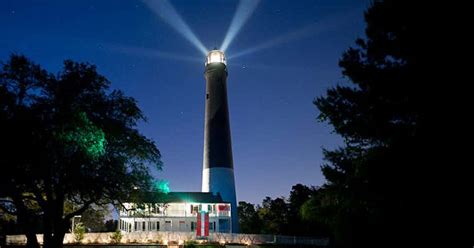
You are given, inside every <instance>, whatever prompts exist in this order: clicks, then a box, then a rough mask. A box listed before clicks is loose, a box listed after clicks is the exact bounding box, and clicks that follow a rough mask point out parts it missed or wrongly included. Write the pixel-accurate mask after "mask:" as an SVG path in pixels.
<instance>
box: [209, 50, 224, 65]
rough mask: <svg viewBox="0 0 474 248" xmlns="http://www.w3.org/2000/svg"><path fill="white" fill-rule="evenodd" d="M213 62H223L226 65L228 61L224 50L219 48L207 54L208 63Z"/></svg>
mask: <svg viewBox="0 0 474 248" xmlns="http://www.w3.org/2000/svg"><path fill="white" fill-rule="evenodd" d="M212 63H222V64H224V65H226V64H227V62H226V61H225V55H224V52H222V51H219V50H212V51H210V52H209V53H208V54H207V60H206V65H208V64H212Z"/></svg>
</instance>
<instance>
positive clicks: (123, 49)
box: [104, 44, 202, 62]
mask: <svg viewBox="0 0 474 248" xmlns="http://www.w3.org/2000/svg"><path fill="white" fill-rule="evenodd" d="M104 47H105V48H107V49H109V50H111V51H114V52H119V53H122V54H127V55H132V56H139V57H143V58H151V59H157V58H163V59H172V60H180V61H187V62H202V59H199V58H197V57H190V56H185V55H180V54H174V53H169V52H163V51H160V50H156V49H151V48H144V47H132V46H122V45H116V44H106V45H105V46H104Z"/></svg>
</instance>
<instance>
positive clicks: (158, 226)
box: [156, 221, 160, 230]
mask: <svg viewBox="0 0 474 248" xmlns="http://www.w3.org/2000/svg"><path fill="white" fill-rule="evenodd" d="M156 230H160V222H159V221H157V222H156Z"/></svg>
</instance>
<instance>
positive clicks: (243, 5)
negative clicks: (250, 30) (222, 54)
mask: <svg viewBox="0 0 474 248" xmlns="http://www.w3.org/2000/svg"><path fill="white" fill-rule="evenodd" d="M259 2H260V0H240V2H239V5H238V6H237V10H236V11H235V14H234V17H233V18H232V22H231V23H230V26H229V30H227V34H226V36H225V38H224V41H223V42H222V45H221V48H220V50H221V51H225V50H226V49H227V48H228V47H229V45H230V43H231V42H232V40H233V39H234V37H235V36H236V35H237V33H239V31H240V29H241V28H242V27H243V26H244V24H245V23H246V22H247V20H248V18H249V17H250V16H251V15H252V13H253V12H254V11H255V9H256V8H257V5H258V3H259Z"/></svg>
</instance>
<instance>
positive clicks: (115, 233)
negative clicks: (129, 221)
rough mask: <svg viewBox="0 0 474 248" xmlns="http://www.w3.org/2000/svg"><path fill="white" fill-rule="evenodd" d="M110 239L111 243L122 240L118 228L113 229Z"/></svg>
mask: <svg viewBox="0 0 474 248" xmlns="http://www.w3.org/2000/svg"><path fill="white" fill-rule="evenodd" d="M110 239H111V240H112V243H114V244H118V243H120V241H121V240H122V232H121V231H120V230H118V229H117V230H115V232H114V234H112V236H110Z"/></svg>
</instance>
